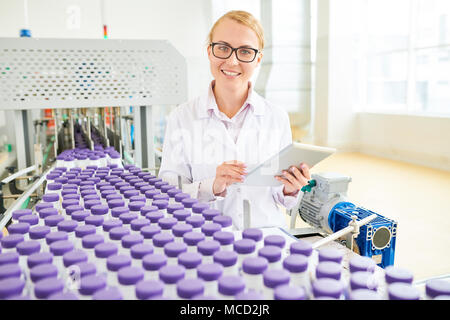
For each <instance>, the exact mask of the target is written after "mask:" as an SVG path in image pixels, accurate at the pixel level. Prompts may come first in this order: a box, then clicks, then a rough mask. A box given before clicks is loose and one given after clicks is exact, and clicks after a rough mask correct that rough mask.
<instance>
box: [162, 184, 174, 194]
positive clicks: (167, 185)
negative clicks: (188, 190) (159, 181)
mask: <svg viewBox="0 0 450 320" xmlns="http://www.w3.org/2000/svg"><path fill="white" fill-rule="evenodd" d="M160 189H161V192H164V193H167V191H169V190H172V189H176V187H175V186H174V185H171V184H165V185H162V186H161V188H160Z"/></svg>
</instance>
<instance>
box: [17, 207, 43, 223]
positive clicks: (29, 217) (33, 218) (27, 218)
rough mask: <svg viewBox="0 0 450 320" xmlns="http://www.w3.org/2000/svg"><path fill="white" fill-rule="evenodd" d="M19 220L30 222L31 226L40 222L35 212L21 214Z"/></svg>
mask: <svg viewBox="0 0 450 320" xmlns="http://www.w3.org/2000/svg"><path fill="white" fill-rule="evenodd" d="M45 210H46V209H45ZM41 212H42V211H41ZM19 222H21V223H28V224H29V225H30V226H34V225H37V224H38V223H39V218H38V216H37V215H35V214H30V215H26V216H21V217H20V218H19Z"/></svg>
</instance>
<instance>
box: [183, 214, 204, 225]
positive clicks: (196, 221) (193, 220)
mask: <svg viewBox="0 0 450 320" xmlns="http://www.w3.org/2000/svg"><path fill="white" fill-rule="evenodd" d="M186 223H188V224H190V225H191V226H192V227H193V228H200V227H201V226H202V225H204V224H205V218H203V216H200V215H194V216H190V217H187V218H186Z"/></svg>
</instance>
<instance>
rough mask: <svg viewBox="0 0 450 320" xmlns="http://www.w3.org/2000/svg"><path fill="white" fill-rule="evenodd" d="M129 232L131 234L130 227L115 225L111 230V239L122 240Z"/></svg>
mask: <svg viewBox="0 0 450 320" xmlns="http://www.w3.org/2000/svg"><path fill="white" fill-rule="evenodd" d="M128 234H130V229H129V228H127V227H115V228H112V229H111V230H110V231H109V237H110V238H111V240H122V238H123V237H124V236H126V235H128Z"/></svg>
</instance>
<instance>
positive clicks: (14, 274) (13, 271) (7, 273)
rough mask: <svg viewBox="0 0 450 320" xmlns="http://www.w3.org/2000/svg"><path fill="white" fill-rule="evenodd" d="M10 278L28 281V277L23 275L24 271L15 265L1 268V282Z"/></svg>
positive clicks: (6, 265)
mask: <svg viewBox="0 0 450 320" xmlns="http://www.w3.org/2000/svg"><path fill="white" fill-rule="evenodd" d="M8 278H20V279H23V280H26V276H25V275H24V274H23V273H22V269H21V268H20V266H19V265H18V264H15V263H11V264H5V265H3V266H0V281H1V280H4V279H8Z"/></svg>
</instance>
